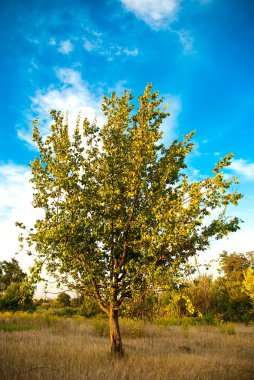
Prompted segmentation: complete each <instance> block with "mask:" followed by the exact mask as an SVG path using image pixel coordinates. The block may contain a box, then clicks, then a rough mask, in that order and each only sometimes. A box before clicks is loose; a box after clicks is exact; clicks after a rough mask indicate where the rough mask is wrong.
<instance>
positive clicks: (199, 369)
mask: <svg viewBox="0 0 254 380" xmlns="http://www.w3.org/2000/svg"><path fill="white" fill-rule="evenodd" d="M20 320H22V318H21V319H20ZM24 320H25V321H26V318H25V317H24V318H23V320H22V321H21V324H22V323H23V325H25V323H24ZM38 321H39V322H38V324H39V328H34V329H33V328H31V329H26V331H15V329H14V330H13V331H2V332H1V335H0V378H1V379H4V380H9V379H11V380H15V379H24V380H25V379H29V380H30V379H33V380H38V379H50V380H51V379H52V380H58V379H61V380H81V379H84V380H90V379H91V380H97V379H109V380H116V379H117V380H122V379H126V380H127V379H129V380H139V379H144V380H149V379H153V380H157V379H170V380H174V379H177V380H184V379H195V380H198V379H202V380H203V379H211V380H214V379H216V380H225V379H230V380H238V379H241V380H244V379H246V380H250V379H253V378H254V364H253V359H254V344H253V341H254V328H253V326H252V327H246V326H241V325H236V326H235V327H234V329H235V334H233V335H231V334H230V332H227V330H226V329H224V331H221V329H219V328H216V327H210V326H209V327H208V326H207V327H206V326H200V327H196V326H195V327H189V328H188V331H187V333H186V328H183V327H182V326H178V327H177V326H171V327H162V326H155V325H149V324H143V323H140V322H136V323H134V322H126V321H123V322H122V333H123V343H124V348H125V352H126V354H125V357H124V359H122V360H112V359H111V358H110V355H109V342H108V337H107V336H106V334H107V325H106V321H103V320H102V321H98V320H97V321H83V320H82V319H80V320H78V319H54V320H52V321H49V320H48V321H47V320H46V321H43V320H42V319H38ZM2 322H3V323H6V319H5V321H3V320H2ZM34 322H35V319H34V320H32V319H28V318H27V321H26V323H27V325H29V323H31V326H35V325H34ZM8 323H13V317H12V316H9V322H8ZM231 327H232V326H231ZM230 331H231V330H230Z"/></svg>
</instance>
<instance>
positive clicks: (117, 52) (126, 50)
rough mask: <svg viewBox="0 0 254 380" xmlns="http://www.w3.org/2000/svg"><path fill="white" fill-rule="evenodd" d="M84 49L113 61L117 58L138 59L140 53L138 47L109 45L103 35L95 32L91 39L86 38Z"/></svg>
mask: <svg viewBox="0 0 254 380" xmlns="http://www.w3.org/2000/svg"><path fill="white" fill-rule="evenodd" d="M83 47H84V49H85V50H86V51H87V52H89V53H96V54H98V55H101V56H104V57H105V58H107V59H108V60H109V61H112V60H113V59H114V57H115V56H124V55H125V56H129V57H136V56H137V55H138V53H139V51H138V49H137V48H136V47H133V48H131V47H126V46H122V45H120V44H114V43H110V44H109V43H108V42H107V41H106V40H105V39H104V38H103V35H102V33H97V34H95V32H93V34H91V35H90V37H86V38H84V44H83Z"/></svg>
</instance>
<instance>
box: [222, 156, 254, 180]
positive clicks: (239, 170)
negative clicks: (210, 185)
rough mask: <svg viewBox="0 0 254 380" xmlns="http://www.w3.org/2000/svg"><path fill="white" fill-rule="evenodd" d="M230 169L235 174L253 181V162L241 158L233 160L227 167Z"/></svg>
mask: <svg viewBox="0 0 254 380" xmlns="http://www.w3.org/2000/svg"><path fill="white" fill-rule="evenodd" d="M227 169H228V170H232V171H233V172H235V173H236V174H237V175H239V176H241V177H242V178H244V179H245V180H248V181H254V163H253V162H248V161H246V160H243V159H241V158H240V159H238V160H235V159H234V160H233V161H232V164H231V165H230V166H229V167H228V168H227Z"/></svg>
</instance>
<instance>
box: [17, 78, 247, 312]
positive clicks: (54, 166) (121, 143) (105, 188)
mask: <svg viewBox="0 0 254 380" xmlns="http://www.w3.org/2000/svg"><path fill="white" fill-rule="evenodd" d="M162 102H163V99H160V98H159V96H158V92H152V86H151V85H148V86H147V87H146V89H145V91H144V94H143V95H141V96H140V97H139V106H138V108H137V109H136V110H135V109H134V105H133V104H132V93H131V92H128V91H125V92H124V94H123V96H122V97H117V96H116V94H115V93H112V95H111V97H110V98H107V97H106V96H105V97H104V99H103V104H102V111H103V113H104V116H105V118H106V121H105V124H104V125H103V126H102V127H101V128H99V127H98V126H97V124H96V121H94V122H93V123H90V122H89V121H88V120H87V119H85V120H84V121H83V124H82V126H80V122H79V120H78V122H77V126H76V128H75V130H74V134H73V135H72V136H70V134H69V126H68V121H67V120H65V119H64V117H63V115H62V114H61V113H60V112H57V111H52V112H51V116H52V120H53V121H52V125H51V127H50V134H49V135H48V136H47V137H46V138H42V137H41V135H40V132H39V128H38V120H36V121H35V123H34V135H33V136H34V142H35V143H36V144H37V146H38V149H39V153H40V155H39V157H37V158H35V160H34V161H33V162H32V164H31V169H32V183H33V187H34V200H33V205H34V207H35V208H40V209H42V210H43V211H44V214H43V216H42V217H41V218H40V219H38V220H37V221H36V223H35V225H34V229H32V230H30V232H29V233H28V235H27V236H26V240H27V243H28V246H29V251H30V249H32V247H33V248H34V249H35V250H36V251H37V253H38V258H37V259H36V262H35V265H34V268H33V272H32V274H33V278H35V279H39V278H40V271H41V269H42V268H43V267H45V268H46V270H47V271H48V272H49V273H51V274H52V275H54V276H56V277H57V278H58V279H59V281H61V282H65V283H69V285H72V286H73V288H75V289H78V290H79V291H80V292H81V293H82V292H84V291H85V292H86V294H90V295H92V296H93V297H94V298H95V299H96V300H97V302H98V304H99V306H100V307H101V309H102V310H103V311H104V312H105V313H107V314H108V315H109V314H110V312H111V311H114V312H115V311H117V312H118V311H119V310H121V309H122V307H123V306H124V304H125V303H126V300H128V299H129V298H131V297H134V295H135V294H136V292H140V291H141V290H142V289H143V286H144V283H145V284H146V286H147V287H148V288H153V287H155V286H157V284H158V281H157V279H158V277H160V279H162V278H168V277H167V276H170V275H171V274H172V268H173V269H174V272H175V271H177V270H178V269H179V267H180V266H181V265H182V264H183V263H186V261H187V259H188V257H190V256H193V255H194V254H195V253H196V252H197V251H203V250H205V249H206V248H207V247H209V243H210V238H215V239H220V238H222V237H223V236H225V235H227V234H228V233H230V232H232V231H236V230H237V229H238V224H239V220H238V219H237V218H232V219H231V218H227V217H226V210H227V207H228V206H229V205H230V204H237V203H238V200H239V199H240V198H241V195H240V194H238V193H237V192H231V191H230V188H231V185H232V184H233V183H237V180H236V179H235V178H234V179H232V180H225V179H224V177H223V171H222V170H223V167H224V166H227V165H229V164H230V160H231V158H232V154H229V155H228V156H226V157H225V158H224V159H223V160H221V161H220V162H219V163H217V164H216V167H215V169H214V175H212V176H211V177H208V178H206V179H204V180H202V181H193V182H191V181H189V180H188V178H187V175H186V173H185V169H186V163H185V160H186V156H187V155H188V154H189V153H190V152H191V151H192V150H193V147H194V146H193V144H192V143H191V138H192V136H193V132H192V133H190V134H189V135H186V136H185V137H184V138H183V141H178V140H175V141H174V142H173V143H172V144H171V145H170V146H169V147H165V146H164V145H163V144H162V143H161V138H162V132H161V130H160V126H161V124H162V122H163V120H164V119H165V118H166V117H168V116H169V113H167V112H166V110H165V109H161V104H162ZM217 209H219V210H220V213H219V216H218V217H216V218H214V219H212V218H211V212H212V211H213V210H217ZM18 225H19V226H20V227H21V228H25V227H24V226H23V225H22V223H18ZM20 239H21V241H22V242H23V240H24V236H21V237H20ZM170 269H171V272H170ZM163 273H164V275H165V274H167V275H166V276H163ZM132 299H133V298H132Z"/></svg>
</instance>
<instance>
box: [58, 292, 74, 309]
mask: <svg viewBox="0 0 254 380" xmlns="http://www.w3.org/2000/svg"><path fill="white" fill-rule="evenodd" d="M56 301H57V304H58V305H59V306H60V307H68V306H70V305H71V296H70V295H69V294H67V293H65V292H62V293H59V294H58V296H57V298H56Z"/></svg>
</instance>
